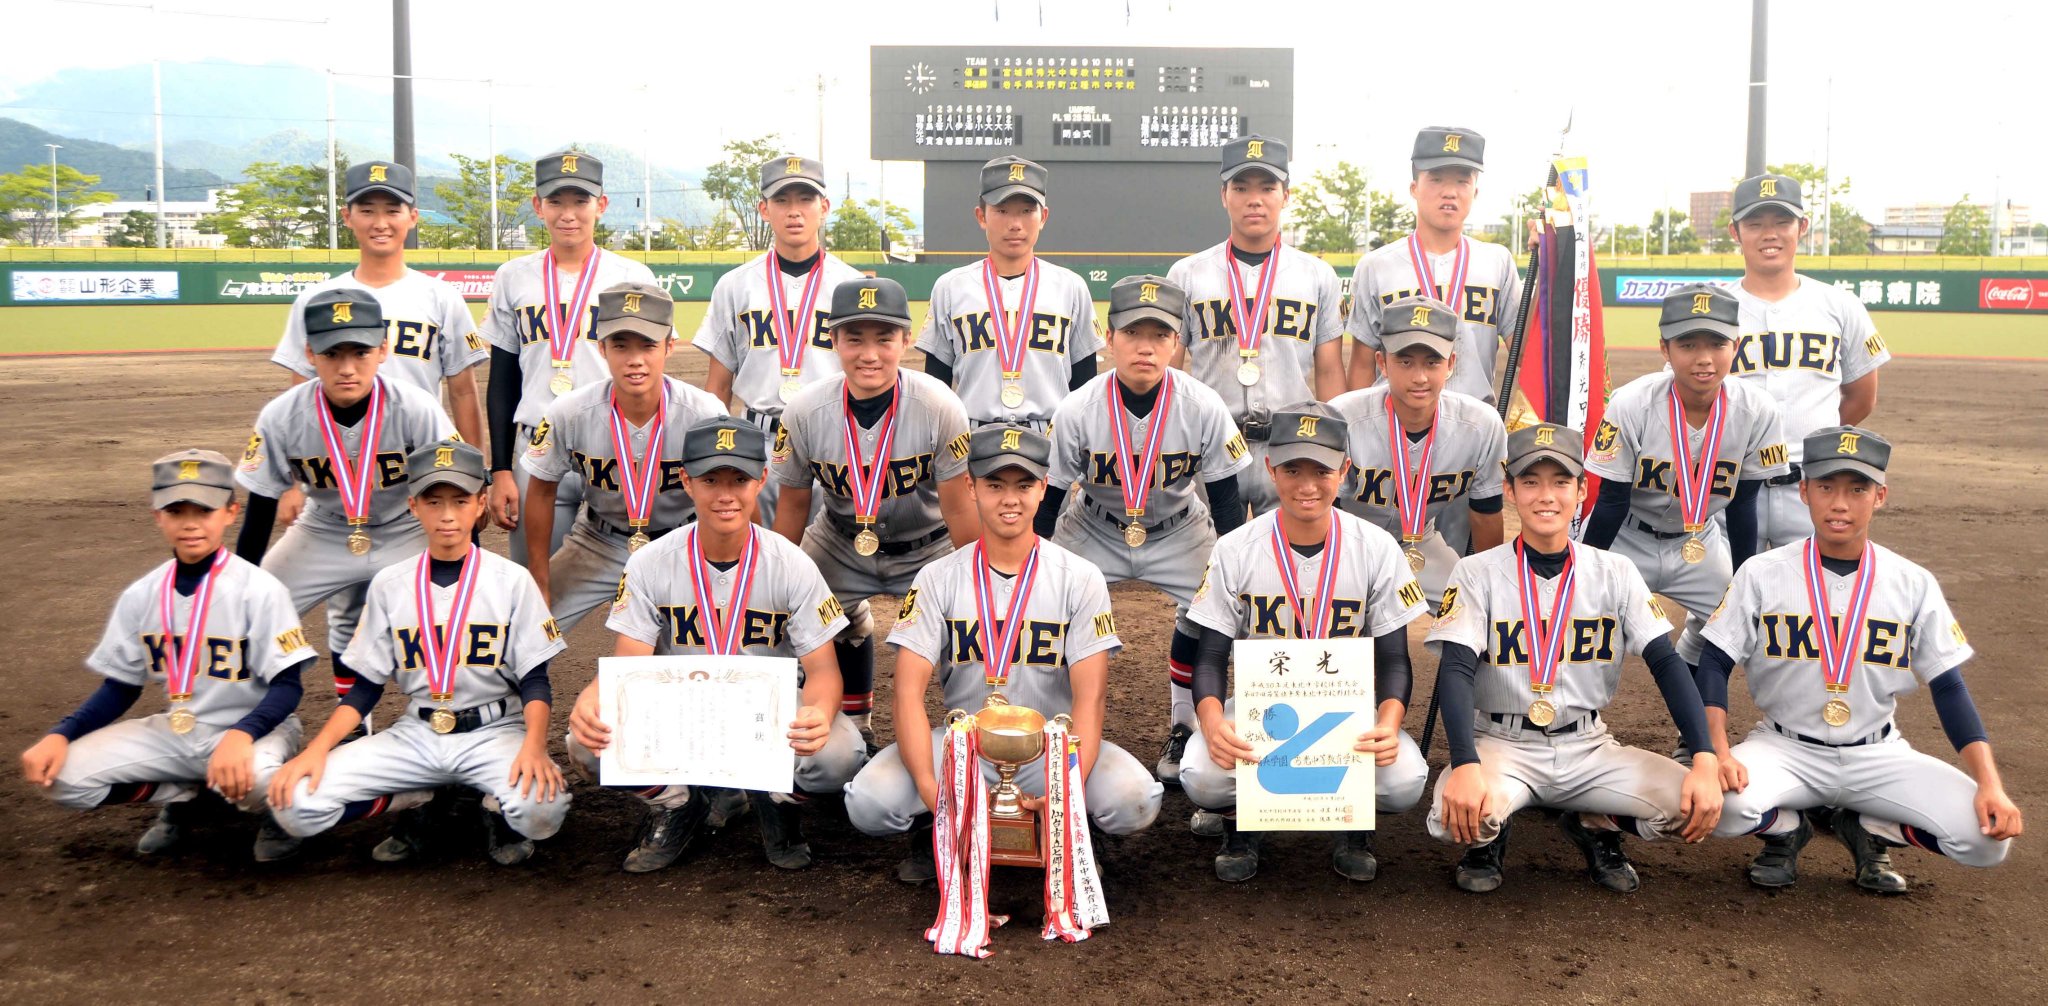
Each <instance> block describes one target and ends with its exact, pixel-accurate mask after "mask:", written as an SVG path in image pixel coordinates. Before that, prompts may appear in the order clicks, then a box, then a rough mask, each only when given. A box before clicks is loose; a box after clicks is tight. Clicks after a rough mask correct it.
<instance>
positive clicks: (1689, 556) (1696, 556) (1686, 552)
mask: <svg viewBox="0 0 2048 1006" xmlns="http://www.w3.org/2000/svg"><path fill="white" fill-rule="evenodd" d="M1678 554H1679V556H1680V557H1682V558H1683V559H1685V561H1686V562H1687V563H1690V564H1693V565H1698V564H1699V563H1700V562H1702V561H1704V560H1705V559H1706V558H1707V543H1706V542H1703V541H1701V540H1699V539H1698V538H1687V539H1686V540H1685V544H1684V545H1682V546H1680V547H1679V549H1678Z"/></svg>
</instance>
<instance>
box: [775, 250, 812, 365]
mask: <svg viewBox="0 0 2048 1006" xmlns="http://www.w3.org/2000/svg"><path fill="white" fill-rule="evenodd" d="M762 262H763V264H765V265H766V266H767V267H768V330H769V332H770V333H772V334H773V335H774V336H775V358H776V359H777V360H779V361H781V363H782V372H783V373H785V374H789V375H792V376H794V375H796V374H798V373H801V372H802V371H803V369H804V350H805V349H806V348H808V347H809V346H810V344H811V336H812V334H813V333H815V332H816V331H817V328H818V315H817V310H818V291H819V290H821V289H823V288H824V285H825V256H824V254H823V253H822V252H821V253H819V255H818V261H817V262H816V263H814V264H813V265H812V266H811V271H810V272H808V273H805V274H804V292H803V293H802V294H801V295H800V299H799V300H798V301H797V302H796V311H795V313H793V314H792V313H790V310H789V297H788V294H787V292H786V291H784V290H783V288H782V266H781V264H780V263H778V262H777V261H776V259H775V253H774V252H770V253H768V255H767V256H766V257H765V258H763V259H762Z"/></svg>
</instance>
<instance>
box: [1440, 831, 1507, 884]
mask: <svg viewBox="0 0 2048 1006" xmlns="http://www.w3.org/2000/svg"><path fill="white" fill-rule="evenodd" d="M1513 823H1514V822H1512V821H1502V822H1501V823H1500V834H1499V835H1496V836H1494V839H1493V841H1491V842H1487V843H1485V844H1484V845H1475V846H1472V847H1471V848H1468V849H1466V850H1465V855H1464V856H1462V857H1460V858H1459V859H1458V866H1457V868H1456V869H1455V870H1453V871H1452V872H1451V879H1452V880H1455V881H1456V882H1457V884H1458V890H1461V891H1466V892H1469V893H1472V894H1486V893H1489V892H1491V891H1497V890H1499V889H1500V883H1501V865H1502V864H1503V863H1505V862H1506V861H1507V858H1508V828H1509V826H1510V825H1512V824H1513Z"/></svg>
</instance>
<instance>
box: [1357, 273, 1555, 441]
mask: <svg viewBox="0 0 2048 1006" xmlns="http://www.w3.org/2000/svg"><path fill="white" fill-rule="evenodd" d="M1464 245H1465V249H1466V251H1467V254H1468V258H1467V261H1466V264H1465V288H1464V289H1463V290H1457V291H1452V290H1450V289H1449V287H1450V286H1451V284H1452V283H1453V282H1454V280H1453V279H1452V277H1453V276H1454V275H1455V274H1456V272H1457V259H1458V253H1457V252H1456V251H1451V252H1446V253H1444V254H1442V255H1429V256H1428V262H1429V271H1430V273H1431V274H1432V275H1434V277H1435V279H1436V284H1437V289H1435V290H1428V291H1425V290H1424V289H1423V288H1424V287H1425V286H1428V285H1429V284H1428V282H1427V281H1426V280H1423V279H1421V278H1420V277H1418V276H1417V275H1416V269H1415V260H1414V257H1413V255H1412V254H1411V253H1410V251H1409V245H1408V242H1407V241H1395V242H1393V243H1391V244H1385V245H1381V246H1380V247H1378V248H1375V249H1373V250H1372V251H1369V252H1366V253H1365V254H1364V255H1362V256H1359V259H1358V265H1356V266H1354V267H1353V268H1352V270H1351V317H1350V318H1349V319H1348V321H1347V322H1346V324H1345V328H1346V329H1347V330H1348V331H1349V332H1350V333H1351V338H1352V339H1354V340H1356V341H1357V343H1358V344H1359V346H1360V347H1361V348H1363V349H1365V350H1366V351H1368V352H1372V351H1377V350H1378V349H1379V348H1380V312H1381V309H1383V308H1385V307H1386V305H1388V304H1391V303H1393V302H1394V301H1397V300H1399V299H1401V298H1403V297H1407V296H1412V295H1415V294H1421V293H1427V294H1428V295H1429V296H1431V297H1435V298H1437V299H1439V300H1441V301H1443V302H1444V303H1446V304H1449V305H1451V306H1452V307H1454V308H1457V309H1458V311H1459V314H1460V316H1459V319H1458V349H1457V352H1458V362H1457V366H1456V367H1455V368H1453V369H1452V371H1451V379H1450V382H1449V383H1448V384H1446V385H1445V387H1446V389H1448V390H1450V391H1455V392H1458V393H1459V394H1464V395H1470V396H1472V397H1473V398H1477V399H1479V400H1480V401H1482V402H1485V403H1486V404H1487V405H1488V406H1491V405H1492V404H1493V402H1494V372H1493V361H1494V356H1495V354H1496V353H1497V352H1498V351H1499V349H1500V347H1501V346H1503V345H1505V344H1506V343H1507V341H1508V339H1509V338H1510V337H1511V335H1512V333H1513V332H1514V329H1515V311H1516V309H1517V308H1519V307H1520V306H1521V297H1522V280H1521V274H1520V273H1518V272H1516V271H1515V255H1514V253H1513V252H1511V251H1509V250H1508V248H1507V246H1506V245H1497V244H1489V243H1487V242H1485V241H1474V240H1472V239H1471V238H1466V239H1464ZM1446 294H1449V296H1446ZM1377 383H1378V384H1380V385H1384V384H1386V383H1387V378H1386V375H1384V374H1382V375H1380V377H1379V380H1378V382H1377Z"/></svg>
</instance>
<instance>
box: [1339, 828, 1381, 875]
mask: <svg viewBox="0 0 2048 1006" xmlns="http://www.w3.org/2000/svg"><path fill="white" fill-rule="evenodd" d="M1330 866H1331V868H1332V869H1334V870H1336V871H1337V875H1338V876H1341V877H1344V878H1345V879H1347V880H1356V881H1358V882H1359V883H1369V882H1370V881H1371V880H1372V879H1373V878H1374V877H1377V876H1379V875H1380V861H1379V858H1378V857H1376V856H1374V855H1373V854H1372V832H1369V831H1340V832H1338V833H1337V839H1336V842H1335V843H1334V844H1333V845H1332V846H1331V847H1330Z"/></svg>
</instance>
